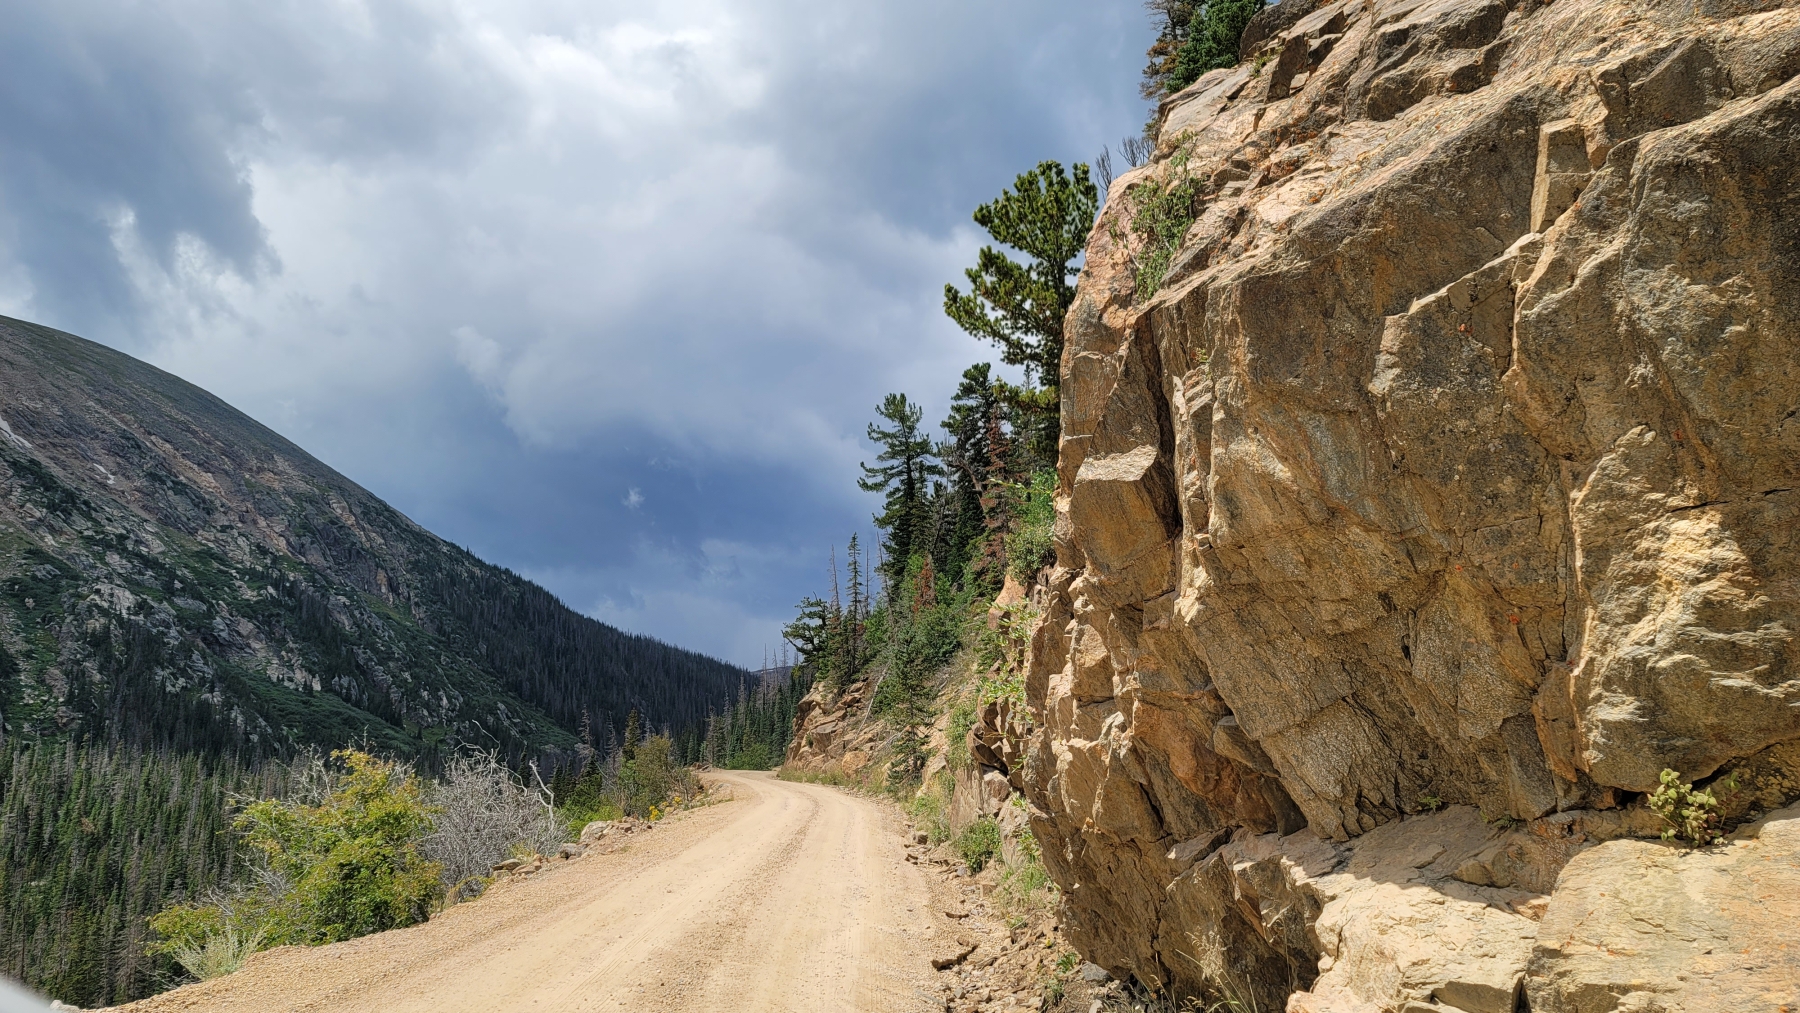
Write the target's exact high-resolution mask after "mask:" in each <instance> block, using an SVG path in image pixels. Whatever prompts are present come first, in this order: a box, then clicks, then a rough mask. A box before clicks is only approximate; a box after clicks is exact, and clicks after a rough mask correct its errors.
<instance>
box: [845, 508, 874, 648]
mask: <svg viewBox="0 0 1800 1013" xmlns="http://www.w3.org/2000/svg"><path fill="white" fill-rule="evenodd" d="M845 555H846V556H847V557H849V558H848V566H849V570H850V573H849V584H850V602H849V606H848V611H846V613H845V615H844V620H843V622H844V640H845V654H846V655H847V657H848V660H849V670H850V671H852V672H854V671H856V670H857V669H859V668H861V667H862V649H863V621H864V620H866V619H868V617H869V600H868V595H867V593H866V592H865V591H864V588H863V566H862V549H861V547H860V546H858V545H857V540H856V536H855V535H854V534H853V535H851V536H850V547H849V549H848V550H847V551H846V552H845Z"/></svg>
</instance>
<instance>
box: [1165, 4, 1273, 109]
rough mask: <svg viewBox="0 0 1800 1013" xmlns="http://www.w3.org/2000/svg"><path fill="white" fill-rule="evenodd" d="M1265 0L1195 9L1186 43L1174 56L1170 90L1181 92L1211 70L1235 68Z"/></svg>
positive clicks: (1169, 82) (1204, 5)
mask: <svg viewBox="0 0 1800 1013" xmlns="http://www.w3.org/2000/svg"><path fill="white" fill-rule="evenodd" d="M1263 2H1264V0H1205V2H1204V3H1202V4H1201V5H1199V6H1198V7H1196V8H1194V13H1193V15H1192V17H1190V18H1189V20H1188V24H1187V41H1186V42H1185V43H1183V44H1182V47H1181V50H1180V52H1178V53H1177V54H1176V56H1175V66H1174V67H1173V68H1172V69H1171V70H1170V73H1169V80H1168V89H1169V91H1171V92H1177V91H1180V90H1181V89H1183V88H1186V87H1187V86H1188V85H1190V84H1193V83H1194V82H1195V81H1198V80H1199V79H1200V75H1202V74H1204V73H1206V72H1207V71H1209V70H1218V69H1220V68H1222V67H1235V66H1237V64H1238V46H1239V44H1240V43H1241V42H1242V41H1243V38H1244V29H1245V28H1246V27H1248V26H1249V24H1250V19H1251V18H1253V17H1255V16H1256V12H1257V11H1260V10H1262V9H1263Z"/></svg>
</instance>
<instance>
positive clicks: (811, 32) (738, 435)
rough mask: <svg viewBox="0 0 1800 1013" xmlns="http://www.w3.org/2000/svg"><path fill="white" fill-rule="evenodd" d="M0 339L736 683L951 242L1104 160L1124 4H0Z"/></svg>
mask: <svg viewBox="0 0 1800 1013" xmlns="http://www.w3.org/2000/svg"><path fill="white" fill-rule="evenodd" d="M0 11H4V13H5V15H6V17H7V19H8V22H7V24H8V30H7V31H6V32H5V33H4V34H3V35H0V131H4V136H5V137H6V139H7V143H6V144H5V145H3V146H0V311H3V312H7V313H10V314H14V315H20V316H26V317H30V318H33V319H38V320H42V321H44V322H47V323H51V324H53V325H56V326H60V327H65V328H67V329H70V330H74V331H77V332H78V333H85V334H87V335H88V336H91V337H94V338H97V339H99V340H103V341H107V342H109V343H112V344H115V345H117V346H119V347H121V348H124V349H126V350H127V351H131V352H133V353H134V354H138V355H141V356H144V357H146V358H149V359H151V360H152V361H155V362H156V363H158V364H159V365H162V366H164V367H165V368H168V369H171V370H173V371H175V372H177V373H180V374H181V375H183V376H186V377H188V378H190V379H192V380H194V381H195V382H198V383H201V384H203V385H205V386H207V387H209V388H210V389H212V390H214V391H215V392H217V393H219V394H220V395H222V396H224V397H225V398H227V399H228V400H230V401H231V402H232V403H234V404H237V405H238V406H240V407H242V408H244V409H245V410H246V411H249V412H250V413H251V414H253V415H256V416H257V417H258V418H260V419H262V420H264V421H265V422H268V423H269V424H271V425H272V426H274V427H275V428H277V429H279V430H281V431H282V432H283V433H285V434H287V435H289V436H290V437H292V438H294V439H295V440H296V441H298V442H299V443H301V444H302V445H304V446H306V447H308V448H309V449H311V450H312V451H314V452H315V453H317V454H318V455H319V456H320V457H322V458H324V459H325V460H326V461H328V462H330V463H331V464H333V465H334V466H336V467H338V468H339V469H341V470H343V471H345V472H346V473H347V474H349V475H351V476H352V477H354V478H356V479H357V480H359V481H361V482H362V483H364V484H365V485H367V486H369V487H370V488H371V489H373V490H374V491H376V492H377V493H380V494H381V495H384V496H386V497H388V498H389V499H390V500H392V501H393V502H394V503H395V504H396V505H397V506H399V507H400V508H401V509H403V510H405V511H406V512H408V513H409V514H411V515H412V516H414V517H415V518H416V519H418V520H419V521H421V522H422V523H425V524H427V525H428V526H430V527H432V528H433V529H434V530H436V531H438V532H440V533H441V534H443V535H444V536H445V537H448V538H450V539H452V540H454V541H457V542H459V543H462V544H466V545H468V546H470V547H471V548H473V549H474V550H476V551H477V552H480V553H481V554H483V555H484V556H487V557H488V558H491V559H494V560H496V561H498V562H501V563H504V564H506V565H510V566H513V567H515V568H516V569H519V570H521V571H523V572H525V573H528V574H530V575H532V576H534V577H536V578H537V579H540V580H542V581H543V582H544V583H546V584H547V585H548V586H550V587H551V588H552V589H554V590H556V591H557V592H559V593H560V594H562V595H564V596H565V597H566V598H567V599H568V600H569V601H570V603H571V604H573V605H575V606H576V607H578V608H582V609H584V610H588V611H591V612H593V613H594V614H596V615H599V616H601V617H603V618H606V619H608V620H609V621H614V622H617V623H619V624H621V625H624V626H627V627H629V628H632V629H638V630H644V631H647V632H651V633H654V634H657V635H661V636H664V637H668V638H670V639H674V640H678V641H680V642H683V643H687V644H691V645H694V646H696V647H700V648H703V649H707V650H712V651H715V652H718V653H721V654H724V655H727V656H729V657H731V658H733V659H734V660H738V661H746V662H753V661H757V660H759V658H760V651H761V647H762V645H763V644H765V643H769V644H772V643H773V642H774V639H775V636H776V630H777V629H778V626H779V623H780V621H781V620H782V619H783V618H784V616H785V613H786V612H787V610H788V606H790V605H791V604H792V602H793V601H794V600H795V599H796V598H797V597H798V596H799V595H800V594H801V593H803V592H805V591H808V590H811V589H814V588H816V587H818V586H819V584H820V582H821V580H822V575H823V571H824V556H825V553H826V551H827V550H828V548H829V546H830V545H831V544H832V543H834V542H835V543H837V544H840V545H841V543H842V541H843V540H844V539H845V538H847V537H848V535H849V534H850V533H851V532H852V531H854V530H863V531H864V532H865V535H866V530H867V527H868V516H869V511H870V509H871V508H872V506H873V504H872V503H871V502H870V498H869V497H867V496H865V495H863V494H861V493H859V492H857V491H856V489H855V486H854V484H853V482H852V479H853V477H854V475H855V474H856V468H855V465H856V462H857V461H858V460H860V459H862V458H863V457H865V456H866V455H867V451H866V448H864V447H863V446H862V444H861V441H860V436H861V433H862V430H863V426H864V424H865V422H866V420H867V418H868V416H869V412H870V410H871V407H872V405H873V404H874V403H875V402H876V401H877V400H878V399H879V397H880V396H881V395H882V394H883V393H885V392H887V391H890V390H906V391H908V392H910V393H912V394H914V395H915V396H917V397H921V398H922V399H923V400H924V401H925V403H926V404H927V405H928V406H929V408H930V410H931V411H932V412H933V413H934V414H941V412H942V409H943V403H942V402H943V398H944V397H945V396H946V395H947V393H948V391H949V390H950V388H951V387H952V386H953V384H954V380H955V377H956V376H957V374H958V373H959V372H960V371H961V369H962V367H963V366H965V365H967V364H968V363H969V362H972V361H976V360H978V359H987V358H991V357H992V356H991V352H989V350H987V349H984V348H982V347H980V346H978V345H976V344H975V343H973V342H972V341H970V340H969V339H968V338H967V337H966V336H964V335H962V334H961V333H960V332H958V331H956V330H955V329H954V328H953V327H952V326H951V325H950V324H949V323H948V322H947V321H946V320H944V319H943V317H942V314H941V312H940V310H939V305H938V303H939V299H940V293H941V290H942V286H943V283H944V282H945V281H949V280H952V279H955V278H957V277H959V276H960V268H961V267H962V266H964V265H965V264H966V263H968V262H970V261H971V259H972V256H973V250H974V248H975V247H976V246H978V245H979V240H980V237H979V236H977V235H976V234H975V233H974V232H973V231H972V227H971V225H970V224H969V219H968V215H969V211H970V210H971V209H972V208H973V207H974V205H975V204H976V203H979V202H980V201H982V200H986V199H988V198H990V197H992V196H993V195H994V194H995V193H997V192H998V191H999V189H1000V188H1001V187H1002V186H1004V185H1006V184H1007V183H1008V182H1010V180H1011V179H1012V177H1013V176H1014V175H1015V174H1017V173H1018V172H1020V171H1022V170H1023V169H1025V168H1027V167H1029V166H1030V165H1032V164H1034V163H1036V162H1037V161H1038V160H1039V159H1042V158H1058V159H1061V160H1063V161H1074V160H1077V159H1081V158H1083V157H1085V156H1088V155H1091V154H1092V153H1093V152H1094V151H1095V150H1097V149H1098V147H1099V146H1100V144H1101V143H1103V142H1105V141H1108V140H1112V139H1115V138H1117V137H1118V136H1119V135H1121V134H1123V133H1127V132H1129V131H1131V130H1132V129H1134V128H1135V127H1136V126H1137V124H1138V122H1139V121H1140V118H1141V115H1142V112H1143V110H1142V107H1141V104H1140V102H1139V100H1138V99H1137V97H1136V94H1135V71H1136V67H1137V64H1138V62H1139V54H1140V53H1141V49H1142V46H1143V44H1144V42H1145V41H1146V39H1145V36H1146V35H1147V25H1146V22H1145V21H1144V16H1143V12H1142V10H1141V9H1140V8H1139V7H1138V6H1137V5H1136V4H1135V3H1121V4H1116V5H1095V4H1092V3H1091V2H1089V3H1084V2H1079V0H991V2H983V3H979V4H968V3H959V2H951V0H922V2H912V3H905V4H880V5H875V4H842V3H830V2H825V0H806V2H801V0H793V2H763V3H749V2H728V0H712V2H706V0H678V2H667V3H652V4H643V3H623V2H618V3H607V2H602V3H574V2H572V0H523V2H521V0H512V2H504V3H503V2H498V0H496V2H492V3H480V2H476V3H464V4H455V5H452V4H444V3H437V2H425V0H417V2H402V0H328V2H309V3H306V4H300V3H294V2H279V0H272V2H268V3H258V4H231V3H224V2H182V0H170V2H165V3H159V4H131V3H125V2H122V0H116V2H113V3H108V4H101V3H82V2H74V3H63V4H58V5H26V4H23V3H17V2H11V3H3V4H0Z"/></svg>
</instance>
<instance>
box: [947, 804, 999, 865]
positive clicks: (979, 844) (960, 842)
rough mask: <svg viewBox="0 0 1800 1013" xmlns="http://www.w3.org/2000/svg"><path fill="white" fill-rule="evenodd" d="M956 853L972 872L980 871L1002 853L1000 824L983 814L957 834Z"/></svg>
mask: <svg viewBox="0 0 1800 1013" xmlns="http://www.w3.org/2000/svg"><path fill="white" fill-rule="evenodd" d="M956 853H957V854H958V855H961V856H962V860H963V864H964V865H967V866H968V867H969V871H970V872H980V871H981V870H982V869H984V868H986V867H987V864H988V863H989V862H991V861H993V859H994V856H996V855H998V854H999V853H1000V824H999V823H996V822H995V821H994V818H993V817H992V816H983V817H981V818H979V819H977V820H976V821H975V822H973V823H971V824H969V825H968V826H966V827H964V828H963V830H962V833H960V834H958V835H956Z"/></svg>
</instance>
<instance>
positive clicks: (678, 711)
mask: <svg viewBox="0 0 1800 1013" xmlns="http://www.w3.org/2000/svg"><path fill="white" fill-rule="evenodd" d="M746 675H747V673H745V672H744V671H743V670H742V669H739V668H736V667H734V666H731V665H727V664H725V663H724V662H720V661H717V660H714V659H711V658H707V657H704V656H701V655H698V654H694V653H692V652H689V651H683V650H680V649H677V648H674V647H671V646H669V645H667V644H663V643H660V642H658V641H656V640H653V639H650V638H647V637H640V636H632V635H629V634H626V633H623V632H621V631H619V630H616V629H614V628H612V627H610V626H606V625H604V624H602V623H598V622H595V621H594V620H592V619H589V618H587V617H585V616H582V615H579V614H577V613H575V612H573V611H572V610H570V609H568V608H567V607H565V606H564V605H563V604H562V603H561V602H559V601H558V600H557V599H556V598H555V596H553V595H551V594H550V593H549V592H547V591H545V590H544V589H543V588H541V587H538V586H537V585H535V584H533V583H531V582H530V581H527V580H525V579H523V578H521V577H519V576H518V575H516V574H514V573H511V572H510V571H507V570H503V569H501V568H498V567H495V566H491V565H489V564H487V563H484V562H482V561H481V560H479V559H477V558H476V557H474V556H473V555H471V554H470V553H468V552H466V551H464V550H462V549H459V548H457V547H455V546H453V545H450V544H449V543H447V542H445V541H443V540H442V539H440V538H438V537H436V536H435V535H432V534H431V533H430V532H428V531H426V530H424V529H423V528H421V527H419V526H418V525H417V524H414V523H413V522H412V521H410V520H408V519H407V518H406V517H405V516H403V515H402V514H400V512H399V511H397V510H395V509H394V508H392V507H391V506H389V505H388V504H386V503H384V502H382V501H381V500H380V499H378V498H376V497H375V496H373V495H371V494H370V493H369V492H368V491H366V490H364V489H362V488H361V487H359V486H357V485H356V484H355V483H354V482H351V481H350V480H349V479H347V478H345V477H344V476H342V475H340V474H338V473H337V472H335V471H333V470H331V469H330V468H328V467H326V466H325V465H324V464H322V463H321V462H319V461H318V460H316V459H314V458H313V457H312V456H310V455H309V454H307V453H306V452H305V451H303V450H301V449H300V448H299V447H297V446H295V445H294V444H292V443H290V442H288V441H287V440H285V439H283V438H282V437H280V436H279V435H277V434H275V433H274V432H271V431H270V430H269V429H267V428H266V427H264V426H262V425H260V424H258V423H257V422H255V421H254V420H252V419H250V418H249V417H247V416H245V415H244V414H243V413H241V412H238V411H236V410H235V409H233V408H232V407H231V406H229V405H227V404H225V403H224V402H223V401H221V400H219V399H218V398H216V397H213V396H212V395H211V394H208V393H207V392H205V391H203V390H201V389H199V388H198V387H195V386H193V385H192V384H189V383H187V382H185V381H183V380H181V379H179V378H177V377H174V376H171V375H169V374H167V373H164V372H162V371H161V370H158V369H156V368H154V367H151V366H149V365H146V364H144V363H142V362H139V361H137V360H135V359H132V358H131V357H129V356H126V355H123V354H121V353H119V352H116V351H113V350H111V349H109V348H106V347H103V346H101V345H97V344H94V343H93V342H90V341H86V340H83V339H81V338H78V337H75V336H73V335H69V334H64V333H62V332H60V331H55V330H52V329H49V328H46V327H40V326H37V325H34V324H30V323H26V322H23V321H18V320H12V319H8V318H3V317H0V735H5V736H18V735H46V734H48V735H87V736H99V737H103V738H106V739H108V740H115V741H124V742H131V743H136V744H141V745H147V746H166V747H174V748H180V749H203V750H207V751H223V752H238V751H246V752H250V753H267V752H279V751H281V750H283V749H286V748H289V747H291V746H294V745H299V744H305V743H319V744H324V745H336V744H342V743H343V742H345V741H348V740H350V739H352V738H360V737H367V738H368V739H369V740H370V741H371V742H373V743H374V744H376V745H378V746H381V747H384V748H388V749H394V750H398V751H401V752H404V753H407V754H410V755H419V756H426V757H428V756H430V755H431V754H434V753H437V752H439V751H441V750H442V749H444V748H446V746H449V745H454V744H457V743H462V742H468V743H476V744H481V745H485V746H499V747H501V748H503V749H504V750H505V751H506V752H507V753H509V754H510V755H514V756H521V755H525V754H527V753H541V752H543V751H545V750H561V749H567V748H569V747H572V746H573V745H574V743H575V738H574V734H573V733H574V732H575V731H576V730H577V729H578V728H579V727H580V726H581V722H582V720H583V718H584V716H585V717H586V718H588V719H589V720H591V722H592V724H593V728H594V729H595V730H596V732H597V733H599V732H600V729H602V727H603V726H605V725H607V724H611V725H613V726H615V727H617V726H620V725H622V724H623V721H624V716H625V714H626V712H627V711H629V710H630V709H631V708H633V707H637V708H639V709H641V710H642V711H643V712H644V714H645V716H646V718H647V720H648V721H649V722H650V723H651V724H652V725H663V724H670V725H674V726H676V727H678V728H679V727H682V726H686V725H690V724H694V723H697V722H698V721H700V720H701V719H703V718H704V717H705V715H706V713H707V711H708V710H709V709H710V708H711V707H713V706H715V705H722V704H725V703H727V702H728V701H729V699H730V698H731V696H732V694H733V693H734V692H735V691H736V689H737V687H738V686H739V684H740V682H741V681H742V680H743V679H744V678H745V677H746Z"/></svg>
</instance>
